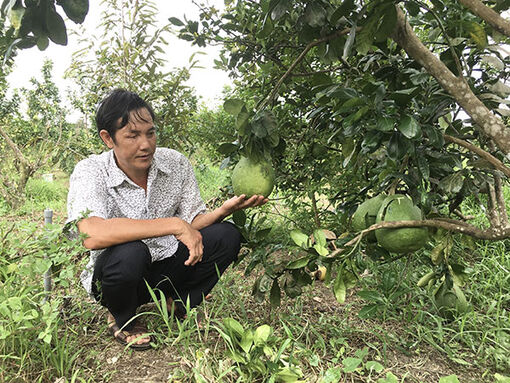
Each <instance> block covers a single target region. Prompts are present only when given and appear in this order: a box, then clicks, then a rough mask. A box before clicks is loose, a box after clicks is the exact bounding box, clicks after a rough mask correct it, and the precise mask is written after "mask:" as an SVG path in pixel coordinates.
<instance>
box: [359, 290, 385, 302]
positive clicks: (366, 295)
mask: <svg viewBox="0 0 510 383" xmlns="http://www.w3.org/2000/svg"><path fill="white" fill-rule="evenodd" d="M358 295H359V296H360V297H361V298H363V299H364V300H367V301H372V302H383V298H382V296H381V294H380V293H379V292H377V291H374V290H361V291H358Z"/></svg>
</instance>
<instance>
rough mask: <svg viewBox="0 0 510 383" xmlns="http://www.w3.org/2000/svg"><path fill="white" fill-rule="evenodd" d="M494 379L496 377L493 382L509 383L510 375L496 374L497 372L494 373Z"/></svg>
mask: <svg viewBox="0 0 510 383" xmlns="http://www.w3.org/2000/svg"><path fill="white" fill-rule="evenodd" d="M494 379H496V382H495V383H510V377H508V376H504V375H501V374H498V373H497V372H496V373H495V374H494Z"/></svg>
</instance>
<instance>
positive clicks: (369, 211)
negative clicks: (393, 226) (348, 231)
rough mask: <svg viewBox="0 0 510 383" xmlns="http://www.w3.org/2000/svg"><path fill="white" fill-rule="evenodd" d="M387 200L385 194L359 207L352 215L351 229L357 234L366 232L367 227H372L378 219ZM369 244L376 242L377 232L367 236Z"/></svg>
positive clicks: (368, 200)
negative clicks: (380, 210)
mask: <svg viewBox="0 0 510 383" xmlns="http://www.w3.org/2000/svg"><path fill="white" fill-rule="evenodd" d="M385 198H386V195H385V194H379V195H377V196H375V197H373V198H370V199H367V200H366V201H365V202H363V203H362V204H361V205H359V206H358V208H357V209H356V211H355V212H354V214H353V215H352V221H351V227H352V230H354V231H355V232H359V231H361V230H365V229H366V228H367V227H370V226H372V225H373V224H374V223H375V220H376V218H377V213H378V212H379V209H380V207H381V204H382V203H383V201H384V199H385ZM367 240H368V241H369V242H375V241H376V240H377V239H376V237H375V232H373V231H372V232H370V233H368V235H367Z"/></svg>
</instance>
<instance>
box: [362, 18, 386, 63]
mask: <svg viewBox="0 0 510 383" xmlns="http://www.w3.org/2000/svg"><path fill="white" fill-rule="evenodd" d="M380 17H381V16H380V15H379V14H377V13H373V14H371V15H370V16H369V18H368V21H367V22H366V23H365V25H363V26H362V27H361V31H360V32H359V33H358V36H357V39H356V50H357V51H358V53H359V54H360V55H363V56H364V55H366V54H367V53H368V51H369V50H370V48H372V42H373V41H374V36H375V33H376V31H377V25H378V23H379V19H380Z"/></svg>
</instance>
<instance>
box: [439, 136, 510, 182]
mask: <svg viewBox="0 0 510 383" xmlns="http://www.w3.org/2000/svg"><path fill="white" fill-rule="evenodd" d="M443 136H444V139H445V141H447V142H451V143H454V144H457V145H459V146H462V147H463V148H466V149H468V150H469V151H471V152H473V153H475V154H478V155H479V156H480V157H481V158H483V159H484V160H486V161H488V162H490V163H491V165H492V166H494V168H496V169H497V170H500V171H501V172H502V173H503V174H504V175H506V176H507V177H509V178H510V168H509V167H508V166H506V165H505V164H504V163H503V162H501V161H500V160H498V159H497V158H496V157H494V156H493V155H492V154H490V153H488V152H486V151H485V150H483V149H481V148H479V147H478V146H476V145H473V144H470V143H469V142H467V141H464V140H461V139H460V138H457V137H452V136H449V135H447V134H444V135H443Z"/></svg>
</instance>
